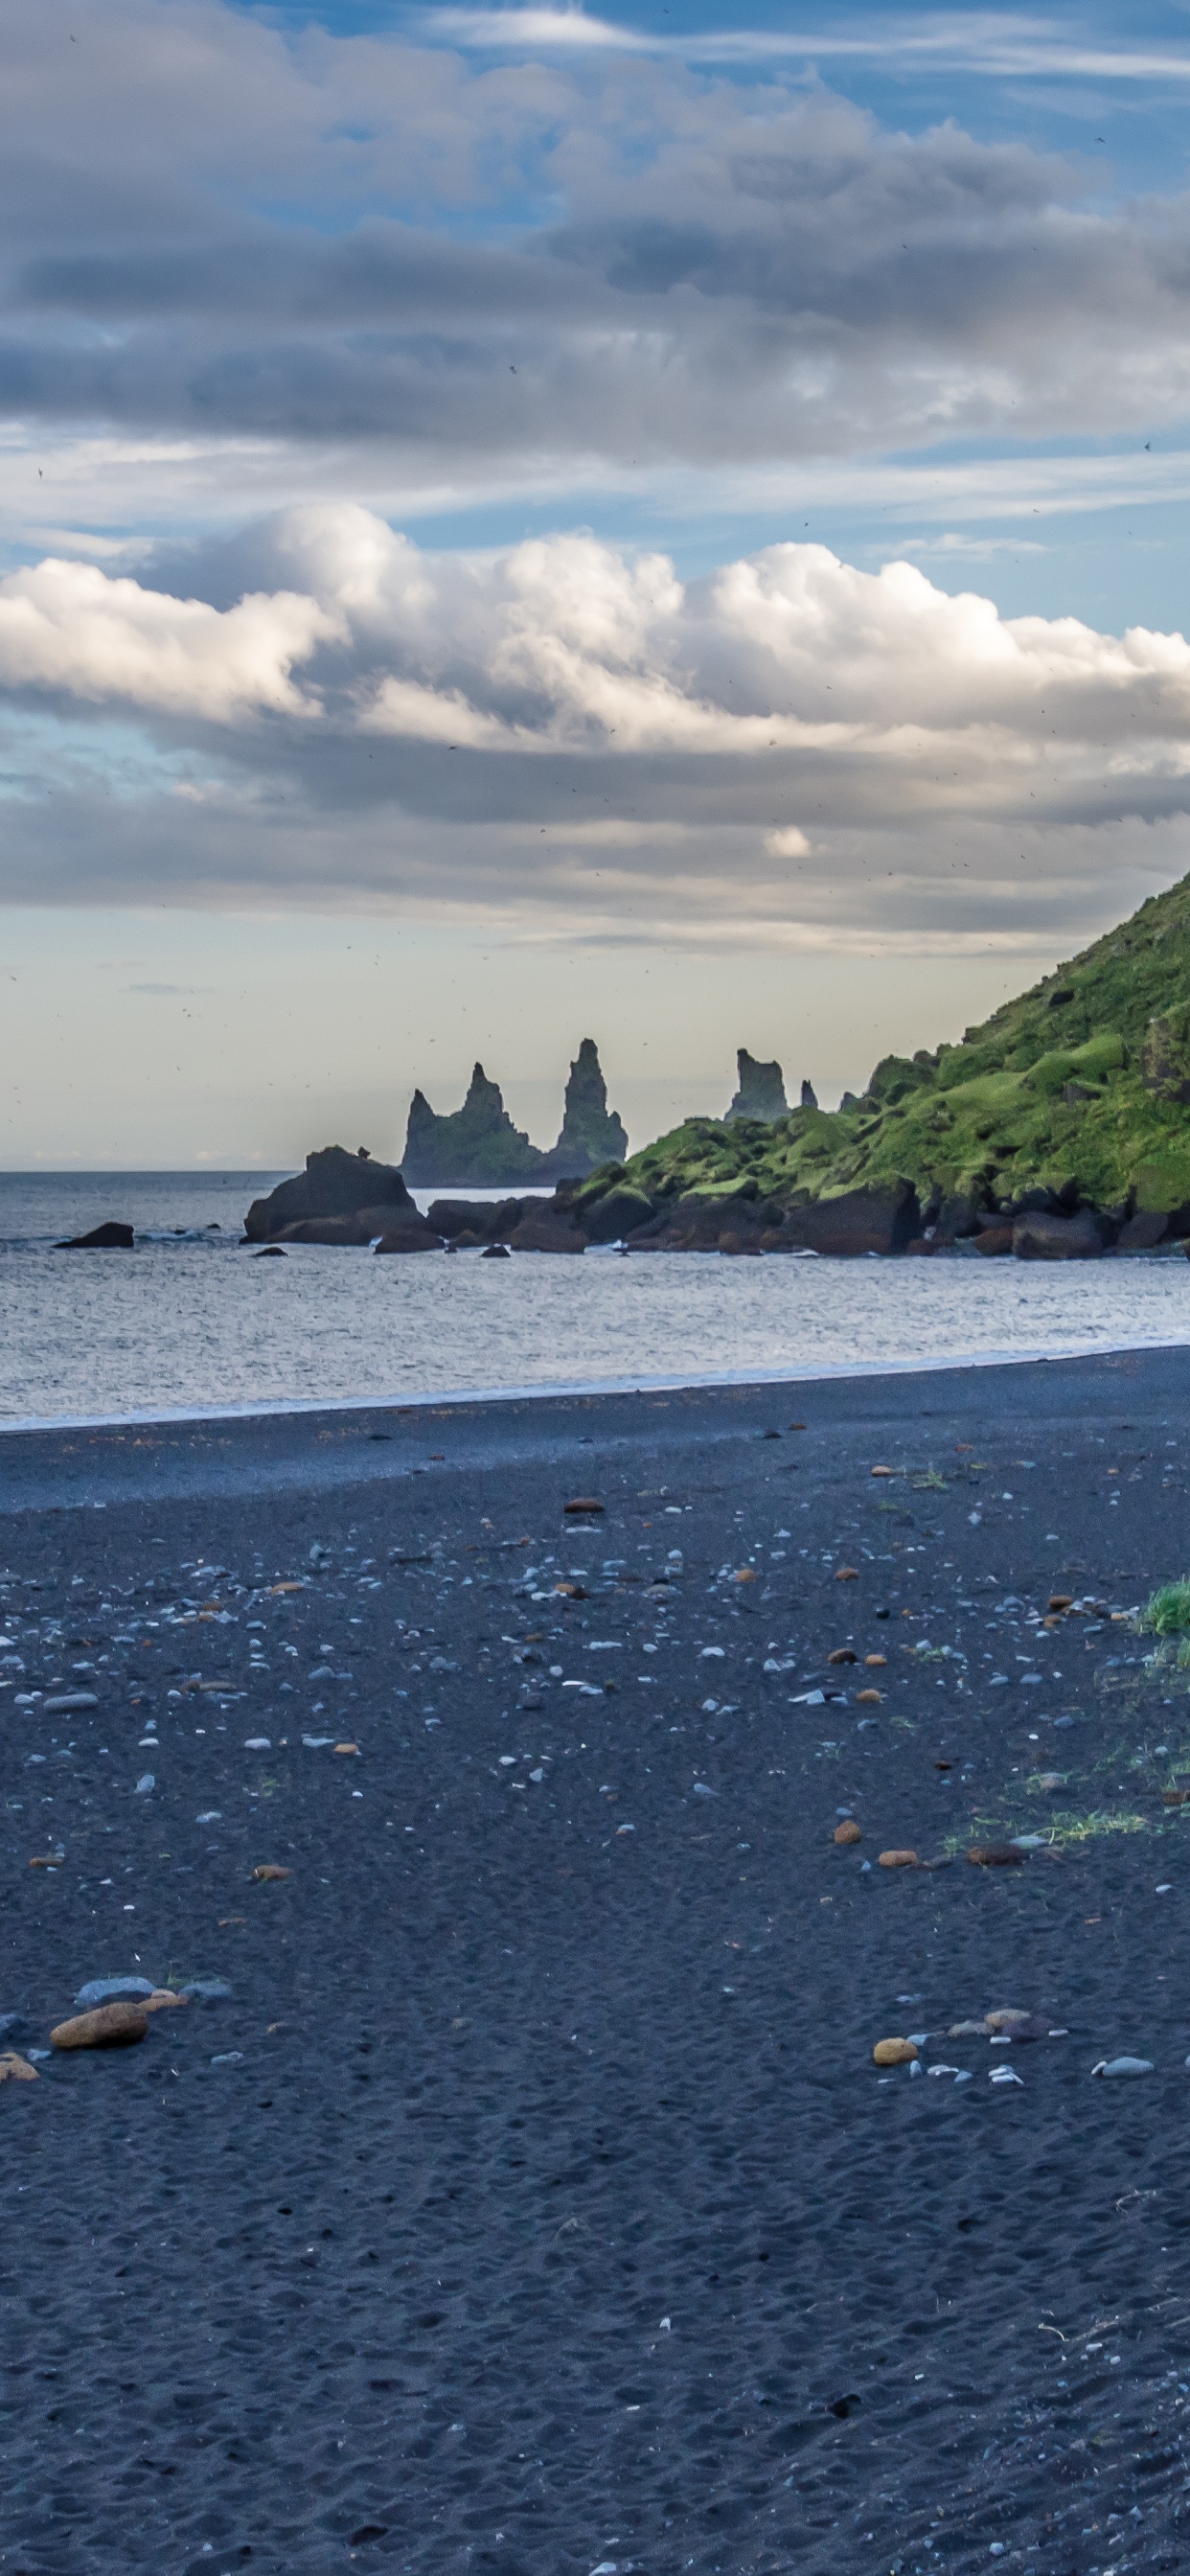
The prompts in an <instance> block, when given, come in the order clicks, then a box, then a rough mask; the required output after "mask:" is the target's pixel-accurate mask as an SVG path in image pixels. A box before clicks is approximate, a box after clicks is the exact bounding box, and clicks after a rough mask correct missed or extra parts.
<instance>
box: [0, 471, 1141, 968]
mask: <svg viewBox="0 0 1190 2576" xmlns="http://www.w3.org/2000/svg"><path fill="white" fill-rule="evenodd" d="M237 555H238V558H239V561H240V564H241V568H242V569H246V570H248V571H249V572H250V576H251V586H250V588H247V589H246V595H245V596H244V597H242V598H241V599H239V600H238V601H233V602H232V603H231V604H229V605H224V606H216V605H214V604H212V602H211V601H210V600H204V599H203V598H201V597H200V596H196V595H195V593H196V592H197V591H198V590H200V589H201V588H202V586H203V565H202V563H201V560H200V559H199V558H194V559H193V560H192V563H191V567H190V571H191V583H190V595H188V596H186V597H178V596H175V595H174V594H173V592H172V591H169V590H167V589H165V588H164V587H162V588H157V589H152V588H147V587H145V586H143V585H142V584H141V583H137V582H134V581H131V580H129V579H128V578H126V577H118V576H109V575H107V574H105V573H104V572H103V571H102V569H101V568H99V567H96V566H92V565H82V564H78V563H75V564H70V565H63V564H61V563H55V562H52V561H51V562H49V563H46V564H43V565H39V566H36V567H34V568H32V569H31V570H30V571H28V572H27V573H24V574H21V575H17V576H13V577H12V578H10V580H9V581H7V582H5V583H4V584H0V685H2V686H3V688H5V689H6V690H7V691H8V692H10V693H11V694H12V697H13V700H14V702H15V703H16V704H17V705H18V707H19V708H21V709H25V710H27V709H29V708H30V707H31V706H35V705H43V706H44V707H45V708H46V709H47V710H48V711H52V716H53V721H54V722H56V723H57V724H58V725H60V726H61V727H62V728H63V729H64V734H65V736H66V737H67V738H68V739H69V741H70V742H71V743H72V744H73V743H75V742H76V741H77V739H78V737H79V736H80V732H81V734H82V735H86V733H87V729H88V726H89V727H90V733H91V742H92V752H91V761H90V766H89V767H88V764H87V763H86V762H85V761H83V760H81V759H80V758H78V757H76V756H75V754H74V752H73V751H72V752H71V753H70V755H69V756H68V755H67V753H66V752H65V751H64V753H63V755H62V756H61V757H60V758H51V757H49V756H48V755H47V749H46V741H45V736H44V726H43V728H42V733H41V734H40V735H39V736H38V737H37V743H36V747H35V758H36V764H37V768H36V774H34V773H32V772H31V773H30V774H29V775H28V776H27V777H26V778H25V782H24V786H23V788H22V790H21V794H20V795H19V796H14V797H13V799H12V800H11V801H10V803H9V805H8V806H7V808H6V843H5V854H4V858H3V861H2V862H0V870H2V872H0V891H2V892H3V894H4V895H6V896H7V899H9V900H18V901H28V900H30V899H31V890H32V889H33V888H34V886H35V887H36V888H37V890H38V893H37V894H35V895H33V897H32V899H38V895H39V896H40V898H41V899H46V900H68V899H69V900H94V901H105V900H106V901H113V900H124V901H127V900H134V899H137V896H138V895H142V896H143V894H144V892H145V891H146V889H147V887H148V886H150V885H153V886H154V887H156V888H159V890H160V892H161V896H162V899H164V900H173V901H181V900H186V899H189V900H193V901H199V902H222V903H227V902H229V901H230V902H232V903H245V902H259V901H266V902H268V903H270V904H272V905H274V906H282V907H284V906H286V905H295V904H296V905H308V904H310V903H312V902H314V903H318V902H322V903H325V902H328V901H333V902H334V903H335V904H336V905H337V906H339V907H342V908H347V909H350V908H352V907H353V906H354V907H357V908H360V909H367V908H368V907H369V906H371V907H373V908H375V907H379V908H381V909H386V908H396V909H403V910H406V911H410V912H415V913H417V914H419V915H420V916H422V917H428V916H430V915H437V916H440V917H442V918H444V919H447V918H452V917H462V916H465V917H466V918H468V919H469V920H471V921H473V922H474V921H475V920H477V919H484V920H488V921H490V922H492V923H493V924H495V925H497V926H499V925H503V927H504V929H505V930H506V931H507V932H508V934H509V935H516V936H518V937H520V936H530V937H541V936H545V937H551V938H552V937H559V936H568V937H578V938H583V939H591V940H597V941H607V940H609V939H610V940H616V939H620V938H632V939H635V940H639V939H640V938H653V937H657V936H661V935H663V936H665V937H666V938H669V939H672V940H673V941H675V942H676V943H678V944H682V943H689V942H691V941H698V940H704V939H711V938H725V939H727V941H728V942H729V944H731V943H734V944H743V945H747V944H749V943H751V944H752V945H771V944H772V942H773V940H774V939H776V940H777V941H778V942H782V941H785V942H792V943H793V944H798V943H801V944H806V943H809V944H810V945H811V946H813V945H815V944H819V945H822V944H829V943H830V942H831V941H832V940H834V941H835V942H836V943H838V942H842V944H844V945H846V944H847V943H848V942H852V943H855V942H858V943H859V944H860V945H862V944H863V943H864V942H865V941H870V940H871V939H872V938H873V936H876V935H878V934H880V933H881V925H884V926H885V928H886V929H891V927H892V926H893V925H894V924H895V928H896V934H897V937H898V938H899V939H900V940H901V941H905V940H908V941H909V942H910V943H913V944H915V945H916V946H917V947H918V948H920V946H921V944H922V943H923V942H924V943H925V944H926V945H930V944H931V943H933V944H937V943H938V942H939V941H941V942H942V944H943V945H946V944H947V943H948V942H956V941H957V942H958V944H959V945H960V946H961V945H963V944H964V943H965V944H967V945H972V944H974V945H975V946H976V947H980V948H985V949H986V948H987V947H990V946H994V945H995V944H996V942H997V941H1001V940H1003V941H1006V942H1008V943H1009V944H1010V945H1012V946H1014V947H1015V948H1018V949H1019V947H1020V946H1021V944H1022V941H1024V943H1025V944H1026V945H1028V943H1029V941H1030V940H1032V939H1034V938H1040V937H1041V935H1042V930H1043V927H1044V928H1045V929H1046V930H1047V932H1048V933H1049V935H1052V924H1053V922H1054V921H1055V920H1061V919H1063V918H1064V917H1066V916H1067V915H1068V914H1070V913H1074V914H1075V915H1077V914H1078V912H1079V910H1080V907H1081V908H1083V909H1085V907H1086V905H1087V904H1088V903H1089V902H1090V901H1091V899H1092V897H1091V893H1090V891H1089V889H1090V888H1091V886H1092V885H1093V884H1094V883H1097V882H1098V881H1099V880H1101V879H1102V876H1103V873H1104V870H1105V869H1107V870H1108V871H1112V870H1114V871H1116V872H1117V873H1119V872H1120V871H1123V872H1125V873H1127V872H1128V871H1133V872H1135V871H1136V870H1137V869H1141V870H1145V869H1147V870H1149V871H1150V872H1151V873H1152V874H1154V875H1155V876H1156V877H1157V878H1158V879H1160V878H1161V877H1162V873H1163V872H1165V873H1167V874H1171V875H1172V874H1174V873H1176V872H1177V871H1178V868H1179V866H1180V865H1184V864H1185V859H1184V856H1183V855H1182V852H1183V850H1184V845H1185V839H1186V823H1185V817H1186V816H1187V813H1188V812H1190V645H1188V644H1187V642H1186V640H1185V638H1184V637H1183V636H1182V635H1180V634H1162V633H1155V632H1152V631H1150V630H1148V629H1145V628H1141V627H1136V628H1133V629H1130V630H1129V631H1127V632H1126V633H1125V634H1123V635H1121V636H1113V635H1110V634H1104V633H1101V632H1099V631H1098V630H1096V629H1094V628H1092V627H1090V626H1088V625H1086V624H1084V623H1082V622H1080V621H1079V620H1077V619H1074V618H1056V619H1046V618H1040V617H1020V618H1005V617H1002V616H1001V615H1000V613H999V611H998V610H997V608H996V606H995V604H994V603H993V602H992V601H991V600H989V599H986V598H984V597H982V596H980V595H979V594H978V593H977V592H975V591H967V592H964V593H961V594H960V595H958V596H957V597H952V596H951V595H950V594H948V593H947V592H945V591H942V590H939V589H937V588H936V587H935V586H934V585H933V584H932V583H931V582H930V580H929V579H928V578H927V576H926V574H925V573H924V572H923V571H922V570H921V569H920V568H919V567H918V566H916V565H914V564H910V563H907V562H905V561H903V560H902V561H894V562H891V563H888V564H886V565H885V566H884V567H883V568H882V569H881V570H880V571H879V572H877V573H872V572H868V571H864V570H861V569H859V568H857V567H856V566H855V565H853V564H847V563H844V562H841V561H840V560H839V558H838V557H837V556H835V555H833V554H832V553H830V552H829V551H828V549H826V548H825V547H822V546H816V545H808V544H803V545H778V546H771V547H767V548H765V549H763V550H762V551H760V552H759V553H756V554H753V555H750V556H746V557H743V558H740V559H738V560H736V561H733V562H728V563H725V564H723V565H722V566H721V567H719V568H718V569H717V570H715V571H713V572H711V573H710V574H708V575H706V576H705V577H703V578H701V579H699V580H697V581H691V582H685V583H684V582H682V581H680V580H679V579H678V577H677V575H676V573H675V570H674V567H673V565H672V563H671V562H670V561H669V559H668V558H667V557H665V556H663V555H657V554H650V555H639V556H633V555H628V554H625V553H623V552H621V551H618V550H617V549H615V548H613V547H611V546H608V545H605V544H602V543H600V542H598V541H597V540H596V539H595V538H593V537H590V536H571V537H557V538H553V539H548V540H532V541H528V542H525V543H523V544H520V545H517V546H512V547H508V548H506V549H504V550H502V551H494V552H486V553H482V554H460V553H449V554H432V553H428V552H424V551H422V550H421V549H419V548H418V547H417V546H415V545H414V544H412V543H411V541H410V540H409V538H408V537H407V536H403V535H399V534H394V533H393V531H391V530H390V529H389V528H388V527H387V526H386V525H385V523H384V522H382V521H380V520H379V519H377V518H375V517H374V516H373V515H371V514H370V513H369V512H367V511H364V510H362V509H359V508H355V507H347V506H343V507H339V508H337V509H326V508H322V509H310V510H303V511H295V512H291V513H288V514H286V515H284V516H283V517H281V518H279V519H277V520H274V521H272V522H270V523H268V524H267V525H265V526H262V527H255V528H250V529H248V530H247V531H245V533H244V535H243V537H242V539H240V540H239V541H237V543H236V544H232V545H229V546H225V547H224V548H222V549H220V550H215V551H213V553H212V558H211V564H210V566H209V567H208V568H207V569H208V571H209V572H211V573H213V574H216V575H217V581H218V586H219V587H220V589H221V590H226V589H227V588H228V586H229V585H231V586H232V587H234V581H233V574H234V567H235V563H236V559H237ZM270 575H271V579H270ZM157 577H158V579H160V578H161V576H160V572H158V575H157ZM208 586H210V587H214V586H215V582H214V581H213V580H212V581H211V582H210V583H209V584H208ZM298 668H300V672H301V679H300V685H299V682H298V681H297V680H296V679H295V678H294V676H293V673H294V671H295V669H298ZM312 710H313V711H315V712H316V714H317V721H316V722H312V721H311V711H312ZM109 711H110V712H112V713H115V714H118V716H119V718H120V722H121V724H122V725H123V726H124V727H125V729H127V727H128V726H129V725H130V724H131V723H132V721H133V719H135V720H136V722H137V723H138V724H139V727H140V729H141V731H142V733H143V735H144V736H145V738H146V742H147V746H148V748H147V752H146V756H145V758H144V760H143V762H142V763H141V766H140V770H139V772H137V771H136V770H135V767H134V765H132V764H129V763H128V761H127V756H126V754H122V755H121V756H122V757H123V758H124V760H125V770H126V773H127V774H126V776H125V778H124V783H123V785H122V787H121V801H120V814H119V830H118V835H116V836H115V837H114V838H113V832H112V829H111V825H110V823H109V822H108V821H103V820H100V821H97V820H96V816H97V811H99V810H101V809H100V806H99V799H98V797H97V794H96V789H95V785H94V779H95V764H96V762H97V760H98V759H99V758H100V756H101V746H102V741H103V739H104V732H103V728H104V726H105V725H106V724H107V722H108V716H109ZM96 728H98V731H97V730H96ZM121 740H123V736H121ZM154 759H155V760H156V761H157V763H158V767H157V769H156V770H154V767H153V761H154ZM179 764H183V766H184V771H185V774H183V775H181V776H179V774H178V771H179ZM38 777H41V778H42V779H46V778H49V779H52V780H53V782H54V795H53V797H52V799H51V798H49V797H48V792H47V793H42V790H41V789H40V788H39V785H38ZM167 805H168V810H169V820H168V823H167V822H166V821H165V819H164V817H165V812H166V807H167ZM84 815H85V816H87V817H89V818H90V819H89V820H88V821H87V823H86V824H85V826H84V825H83V824H82V823H81V821H80V819H79V818H80V817H82V816H84Z"/></svg>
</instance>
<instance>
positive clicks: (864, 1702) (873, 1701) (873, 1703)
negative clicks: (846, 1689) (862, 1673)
mask: <svg viewBox="0 0 1190 2576" xmlns="http://www.w3.org/2000/svg"><path fill="white" fill-rule="evenodd" d="M855 1700H856V1706H857V1708H859V1707H862V1708H880V1707H882V1706H883V1702H884V1693H883V1691H878V1690H862V1691H857V1692H856V1694H855Z"/></svg>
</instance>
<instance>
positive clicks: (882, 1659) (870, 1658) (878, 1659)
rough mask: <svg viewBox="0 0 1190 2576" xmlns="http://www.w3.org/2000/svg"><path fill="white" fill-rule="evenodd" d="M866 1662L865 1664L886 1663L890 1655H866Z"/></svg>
mask: <svg viewBox="0 0 1190 2576" xmlns="http://www.w3.org/2000/svg"><path fill="white" fill-rule="evenodd" d="M864 1662H865V1664H886V1663H887V1662H888V1657H887V1655H865V1656H864Z"/></svg>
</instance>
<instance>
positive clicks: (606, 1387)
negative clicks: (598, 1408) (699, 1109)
mask: <svg viewBox="0 0 1190 2576" xmlns="http://www.w3.org/2000/svg"><path fill="white" fill-rule="evenodd" d="M1181 1350H1190V1338H1188V1339H1187V1341H1185V1342H1177V1341H1168V1340H1166V1339H1164V1338H1163V1337H1159V1338H1152V1339H1150V1338H1147V1337H1145V1336H1140V1335H1138V1336H1135V1337H1132V1336H1128V1337H1122V1338H1120V1339H1116V1340H1106V1341H1102V1342H1084V1343H1078V1344H1071V1343H1062V1342H1055V1343H1051V1344H1048V1345H1046V1346H1045V1347H1044V1348H1038V1349H1033V1350H1013V1349H1011V1348H1009V1349H1003V1350H994V1351H959V1352H946V1353H941V1354H939V1355H938V1356H937V1357H936V1358H935V1357H932V1356H929V1355H926V1356H924V1357H917V1356H915V1357H914V1358H912V1359H889V1360H832V1361H822V1362H819V1363H817V1364H814V1363H807V1364H806V1365H805V1366H804V1367H800V1368H799V1367H796V1366H791V1367H786V1368H778V1369H725V1370H716V1371H696V1372H692V1373H690V1374H689V1375H685V1374H681V1373H674V1374H669V1373H665V1374H662V1375H660V1376H657V1377H639V1376H632V1377H626V1378H590V1379H586V1378H575V1379H564V1380H563V1379H559V1380H553V1379H547V1380H538V1381H534V1382H533V1383H531V1384H528V1385H523V1386H478V1387H466V1386H456V1387H447V1388H442V1389H440V1390H435V1389H432V1388H431V1389H425V1390H421V1389H419V1390H418V1391H416V1392H413V1393H406V1392H396V1391H389V1392H386V1393H384V1394H382V1395H342V1396H317V1395H312V1396H294V1397H292V1398H289V1399H287V1400H285V1401H282V1402H276V1403H266V1404H215V1405H193V1406H177V1407H170V1406H166V1407H160V1408H155V1409H153V1410H142V1411H137V1412H132V1413H97V1414H90V1413H50V1414H29V1415H22V1416H21V1417H19V1418H18V1419H15V1420H9V1419H7V1418H6V1417H4V1416H2V1415H0V1440H2V1439H4V1438H7V1437H14V1436H17V1435H25V1436H28V1435H31V1434H35V1433H43V1432H55V1431H125V1430H153V1429H158V1428H168V1427H170V1426H177V1425H185V1424H189V1423H208V1422H209V1423H216V1422H271V1421H279V1422H280V1421H288V1420H291V1419H303V1418H306V1417H309V1416H313V1415H318V1414H327V1415H350V1414H353V1413H398V1414H400V1413H416V1412H425V1411H428V1410H433V1409H435V1408H437V1407H440V1406H445V1407H461V1406H466V1405H485V1406H487V1405H500V1404H533V1403H541V1402H546V1401H548V1400H549V1399H551V1398H558V1399H563V1398H582V1399H583V1400H587V1399H592V1398H598V1397H600V1396H608V1397H620V1396H631V1395H663V1394H679V1393H680V1394H699V1393H701V1392H703V1391H704V1390H705V1391H706V1392H707V1393H712V1392H714V1391H715V1390H716V1389H746V1388H749V1387H756V1388H757V1389H762V1388H766V1387H780V1386H807V1385H816V1384H827V1385H829V1384H833V1383H835V1382H838V1381H848V1380H851V1379H856V1378H861V1379H866V1378H873V1379H883V1378H901V1377H919V1376H929V1377H935V1376H939V1375H943V1374H945V1373H947V1372H949V1371H958V1372H962V1371H965V1370H969V1369H980V1370H983V1369H1007V1368H1031V1367H1039V1366H1057V1365H1061V1364H1062V1363H1063V1362H1067V1361H1076V1360H1096V1359H1110V1358H1113V1357H1115V1356H1117V1355H1119V1354H1122V1353H1127V1352H1130V1351H1135V1352H1168V1353H1169V1354H1170V1355H1171V1356H1172V1355H1173V1354H1174V1353H1176V1352H1178V1351H1181Z"/></svg>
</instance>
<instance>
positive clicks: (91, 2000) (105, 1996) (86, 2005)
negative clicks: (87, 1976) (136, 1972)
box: [74, 1977, 154, 2012]
mask: <svg viewBox="0 0 1190 2576" xmlns="http://www.w3.org/2000/svg"><path fill="white" fill-rule="evenodd" d="M153 1991H154V1988H153V1980H152V1978H151V1977H92V1979H91V1981H90V1984H89V1985H86V1986H80V1987H79V1990H78V1993H77V1995H76V1996H75V1999H74V2000H75V2005H76V2007H77V2009H78V2011H79V2012H92V2011H93V2010H94V2008H95V2005H96V2004H110V2003H114V2001H115V1999H116V1997H117V1995H124V1996H129V1995H151V1994H152V1993H153Z"/></svg>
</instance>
